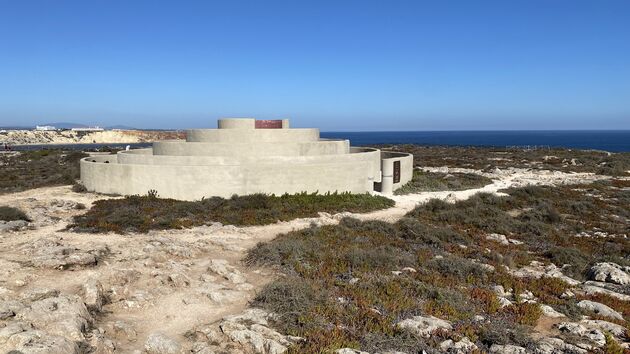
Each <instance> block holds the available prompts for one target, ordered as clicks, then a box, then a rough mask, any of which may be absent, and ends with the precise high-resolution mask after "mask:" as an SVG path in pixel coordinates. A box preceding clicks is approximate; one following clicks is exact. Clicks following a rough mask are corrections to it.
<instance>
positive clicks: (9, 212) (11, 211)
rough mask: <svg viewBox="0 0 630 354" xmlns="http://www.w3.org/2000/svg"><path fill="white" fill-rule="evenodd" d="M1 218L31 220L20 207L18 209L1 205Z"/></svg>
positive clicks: (6, 219) (5, 219)
mask: <svg viewBox="0 0 630 354" xmlns="http://www.w3.org/2000/svg"><path fill="white" fill-rule="evenodd" d="M0 220H1V221H16V220H24V221H30V219H29V218H28V216H26V214H24V212H23V211H21V210H20V209H16V208H13V207H9V206H0Z"/></svg>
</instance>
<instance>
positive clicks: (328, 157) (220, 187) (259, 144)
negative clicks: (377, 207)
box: [80, 118, 413, 200]
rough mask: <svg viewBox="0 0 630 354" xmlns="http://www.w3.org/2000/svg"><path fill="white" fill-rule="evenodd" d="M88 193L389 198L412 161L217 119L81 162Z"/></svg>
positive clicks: (251, 122)
mask: <svg viewBox="0 0 630 354" xmlns="http://www.w3.org/2000/svg"><path fill="white" fill-rule="evenodd" d="M80 163H81V181H82V183H83V185H84V186H85V187H86V188H87V190H89V191H93V192H99V193H106V194H121V195H133V194H139V195H144V194H146V193H147V192H148V191H149V190H155V191H157V193H158V194H159V196H160V197H163V198H175V199H181V200H198V199H201V198H203V197H211V196H219V197H224V198H227V197H230V196H232V195H234V194H237V195H246V194H253V193H266V194H276V195H280V194H284V193H289V194H294V193H299V192H320V193H325V192H335V191H337V192H351V193H365V192H370V191H373V190H379V191H381V192H383V193H386V194H387V193H391V192H392V191H394V190H395V189H397V188H399V187H400V186H402V185H403V184H405V183H407V182H408V181H410V180H411V177H412V173H413V156H412V155H411V154H406V153H397V152H384V151H380V150H379V149H373V148H357V147H350V142H349V141H348V140H328V139H321V138H320V137H319V130H318V129H290V128H289V121H288V120H262V121H261V120H255V119H251V118H231V119H220V120H219V121H218V129H192V130H188V131H186V140H168V141H158V142H155V143H153V147H152V148H147V149H135V150H128V151H120V152H118V153H117V154H115V155H98V156H90V157H86V158H83V159H82V160H81V162H80Z"/></svg>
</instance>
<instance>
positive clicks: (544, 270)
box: [510, 261, 581, 286]
mask: <svg viewBox="0 0 630 354" xmlns="http://www.w3.org/2000/svg"><path fill="white" fill-rule="evenodd" d="M510 273H511V274H512V275H513V276H515V277H519V278H541V277H549V278H558V279H561V280H563V281H565V282H566V283H568V284H569V285H574V286H575V285H578V284H580V283H581V282H580V281H578V280H575V279H573V278H571V277H568V276H566V275H564V274H563V273H562V269H561V268H558V267H557V266H556V265H555V264H550V265H547V266H545V265H544V264H543V263H541V262H538V261H532V262H531V263H530V265H528V266H525V267H522V268H519V269H516V270H510Z"/></svg>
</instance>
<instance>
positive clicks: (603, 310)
mask: <svg viewBox="0 0 630 354" xmlns="http://www.w3.org/2000/svg"><path fill="white" fill-rule="evenodd" d="M577 305H578V307H581V308H583V309H585V310H588V311H593V312H595V313H596V314H598V315H602V316H606V317H611V318H614V319H618V320H623V316H622V315H621V314H620V313H619V312H617V311H615V310H613V309H611V308H610V307H608V306H606V305H604V304H600V303H599V302H595V301H590V300H582V301H580V302H578V304H577Z"/></svg>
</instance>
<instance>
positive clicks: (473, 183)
mask: <svg viewBox="0 0 630 354" xmlns="http://www.w3.org/2000/svg"><path fill="white" fill-rule="evenodd" d="M491 183H492V180H491V179H489V178H487V177H484V176H481V175H478V174H473V173H452V174H446V173H437V172H425V171H421V170H417V169H416V170H414V171H413V179H412V180H411V181H410V182H409V183H407V184H405V185H404V186H402V187H401V188H399V189H397V190H396V191H395V192H394V194H396V195H403V194H411V193H421V192H433V191H447V190H451V191H459V190H465V189H474V188H481V187H483V186H485V185H488V184H491Z"/></svg>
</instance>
